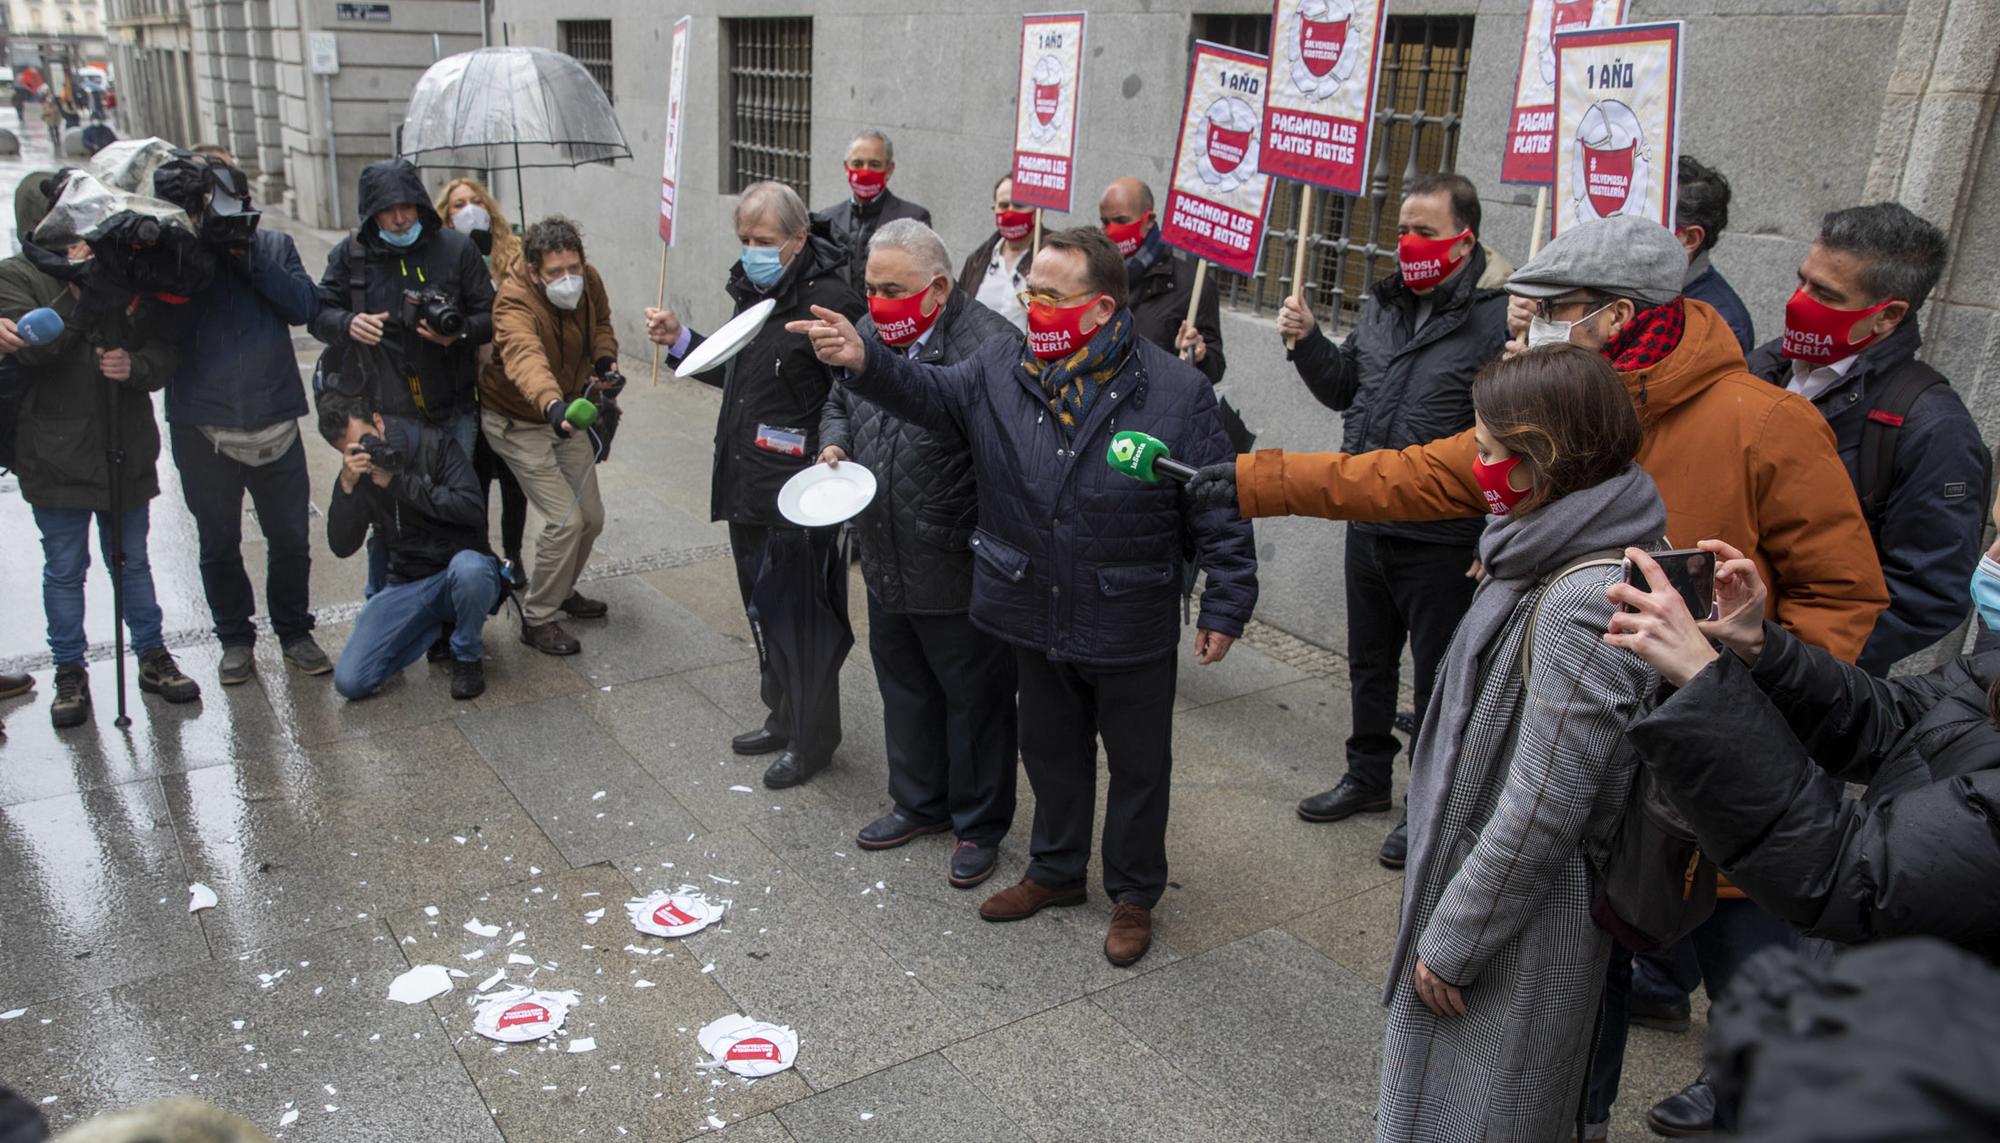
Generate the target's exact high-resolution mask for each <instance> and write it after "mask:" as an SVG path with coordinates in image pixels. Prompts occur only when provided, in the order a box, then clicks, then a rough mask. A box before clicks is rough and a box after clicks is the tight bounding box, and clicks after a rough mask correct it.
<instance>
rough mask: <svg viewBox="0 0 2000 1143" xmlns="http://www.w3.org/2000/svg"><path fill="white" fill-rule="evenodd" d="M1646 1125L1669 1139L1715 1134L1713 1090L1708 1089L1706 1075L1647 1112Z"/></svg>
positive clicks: (1702, 1075) (1700, 1076)
mask: <svg viewBox="0 0 2000 1143" xmlns="http://www.w3.org/2000/svg"><path fill="white" fill-rule="evenodd" d="M1646 1126H1648V1127H1650V1128H1652V1129H1653V1131H1654V1132H1655V1133H1656V1134H1659V1135H1664V1136H1666V1137H1667V1138H1669V1139H1692V1138H1694V1137H1696V1136H1699V1135H1713V1134H1715V1089H1714V1088H1712V1087H1710V1086H1708V1073H1707V1072H1705V1071H1704V1072H1702V1073H1701V1074H1700V1075H1699V1076H1696V1077H1695V1081H1694V1082H1693V1083H1691V1084H1689V1085H1687V1086H1686V1087H1684V1088H1682V1089H1680V1090H1679V1091H1677V1092H1675V1093H1674V1094H1672V1095H1670V1096H1668V1097H1667V1098H1665V1099H1663V1100H1661V1101H1660V1102H1658V1103H1656V1104H1654V1105H1653V1110H1651V1111H1649V1112H1647V1113H1646Z"/></svg>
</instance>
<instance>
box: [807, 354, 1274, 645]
mask: <svg viewBox="0 0 2000 1143" xmlns="http://www.w3.org/2000/svg"><path fill="white" fill-rule="evenodd" d="M841 384H843V385H846V386H847V387H848V388H850V389H852V390H853V392H854V393H855V394H857V395H859V396H862V397H866V398H868V399H869V400H871V401H875V402H877V403H879V404H881V405H882V406H884V407H885V408H888V409H891V410H893V411H894V412H896V413H897V414H899V415H900V416H903V417H905V418H907V419H909V420H911V421H914V422H916V423H917V424H919V425H921V426H923V427H925V428H927V429H932V430H936V431H945V430H955V431H957V432H959V433H960V434H962V435H963V436H964V438H965V441H966V448H967V449H968V451H969V452H970V454H971V457H972V475H973V479H974V481H975V482H976V483H977V485H978V488H979V527H978V528H977V529H975V530H974V532H973V534H972V541H971V543H972V555H973V573H972V608H971V617H972V622H973V624H974V625H975V626H977V627H979V628H980V629H981V630H983V631H986V632H988V633H989V634H992V635H994V636H996V637H998V638H1001V639H1005V640H1006V641H1008V642H1009V643H1013V644H1015V645H1017V646H1021V647H1027V648H1032V649H1034V650H1037V651H1040V652H1042V653H1043V654H1046V655H1047V656H1048V657H1049V658H1050V659H1053V660H1057V661H1067V662H1074V663H1079V664H1082V665H1085V666H1092V667H1104V668H1117V667H1129V666H1137V665H1139V664H1142V663H1148V662H1152V661H1154V660H1157V659H1159V658H1161V657H1162V656H1165V655H1170V654H1172V653H1173V651H1174V646H1175V644H1176V643H1177V642H1178V641H1179V639H1180V606H1179V604H1180V589H1181V580H1182V571H1183V567H1184V560H1185V556H1184V553H1186V552H1187V551H1189V550H1192V551H1193V552H1194V553H1195V559H1196V562H1197V563H1198V564H1199V566H1200V567H1201V569H1202V570H1203V571H1204V572H1206V573H1207V575H1208V583H1207V586H1206V589H1205V590H1204V591H1203V592H1202V597H1201V621H1200V622H1201V626H1202V627H1203V628H1205V629H1207V630H1211V631H1216V632H1220V633H1221V634H1224V635H1232V636H1234V635H1241V634H1242V633H1243V625H1244V624H1245V623H1247V622H1249V620H1250V613H1251V611H1252V610H1253V609H1254V608H1255V607H1256V604H1257V554H1256V546H1255V543H1254V540H1253V538H1252V536H1251V533H1250V522H1249V521H1248V520H1245V519H1243V517H1242V516H1240V515H1239V514H1238V513H1237V511H1236V509H1235V508H1234V507H1233V506H1232V507H1226V508H1213V509H1203V508H1197V507H1196V506H1195V504H1194V502H1193V501H1192V500H1190V499H1189V498H1188V496H1187V494H1186V490H1185V489H1184V488H1183V487H1182V486H1181V485H1179V484H1177V483H1175V482H1173V481H1172V480H1162V481H1160V482H1159V483H1157V484H1145V483H1141V482H1140V481H1138V480H1135V479H1133V478H1132V477H1129V476H1124V475H1121V474H1119V473H1117V472H1114V471H1112V469H1111V467H1110V465H1108V464H1107V463H1106V462H1105V450H1106V449H1107V448H1109V447H1110V442H1111V435H1112V434H1113V433H1115V432H1120V431H1123V430H1126V429H1134V430H1138V431H1140V432H1145V433H1150V434H1152V435H1153V436H1156V437H1158V438H1160V439H1161V440H1162V441H1165V442H1166V443H1167V444H1168V445H1169V446H1170V447H1171V448H1172V449H1173V454H1174V456H1175V458H1176V459H1179V460H1183V461H1185V462H1187V463H1188V464H1192V465H1194V466H1196V467H1200V466H1201V465H1205V464H1215V463H1218V462H1220V461H1223V460H1226V459H1228V458H1229V457H1231V456H1233V455H1234V450H1232V449H1231V448H1230V446H1229V438H1228V436H1227V435H1226V434H1225V433H1224V432H1223V429H1222V420H1221V418H1220V417H1219V416H1218V415H1217V412H1216V404H1215V390H1214V388H1213V387H1212V386H1211V385H1210V384H1209V383H1208V379H1207V378H1206V377H1203V376H1202V375H1201V374H1200V373H1199V372H1197V371H1196V370H1195V368H1194V367H1193V366H1191V365H1188V364H1186V363H1184V362H1182V361H1180V360H1179V359H1177V358H1175V357H1174V356H1173V355H1172V354H1169V353H1167V352H1166V351H1164V350H1162V349H1160V348H1158V347H1156V346H1154V345H1153V344H1152V343H1151V342H1149V341H1146V340H1144V339H1143V338H1140V339H1135V344H1134V345H1133V348H1132V352H1131V355H1130V356H1129V357H1127V358H1126V361H1125V365H1124V367H1123V368H1122V369H1121V370H1120V371H1119V373H1118V375H1117V376H1116V377H1114V378H1112V380H1111V381H1110V382H1109V383H1108V384H1107V386H1106V388H1105V391H1104V393H1102V394H1101V395H1100V396H1099V397H1098V398H1097V401H1096V403H1095V404H1093V405H1092V406H1091V409H1090V412H1089V414H1088V415H1087V416H1086V417H1085V418H1084V420H1083V423H1082V424H1081V425H1079V426H1077V430H1076V437H1075V442H1074V444H1073V445H1072V443H1071V442H1070V441H1066V440H1064V439H1063V435H1062V430H1061V429H1059V428H1058V427H1057V426H1056V423H1055V421H1054V420H1053V419H1052V418H1051V416H1050V414H1049V410H1048V404H1047V402H1046V399H1045V398H1044V397H1043V395H1042V391H1041V388H1040V386H1038V385H1037V384H1036V383H1035V382H1034V380H1033V379H1031V378H1030V377H1029V376H1028V374H1027V371H1026V370H1025V369H1023V368H1022V367H1021V350H1020V347H1019V345H1018V344H1017V343H1014V342H1012V341H1008V340H1002V339H998V338H996V339H994V340H991V341H988V342H987V343H986V344H985V345H982V346H981V347H980V348H979V352H978V353H976V354H974V355H973V356H972V357H971V358H970V359H968V360H966V361H964V362H961V363H959V364H957V365H951V366H936V365H918V364H916V363H914V362H911V361H909V360H907V359H906V358H904V357H903V356H902V355H901V354H898V353H896V352H894V351H893V350H890V349H888V348H886V347H885V346H883V345H882V344H881V343H880V342H869V343H868V363H867V366H866V368H865V370H864V371H863V373H862V374H861V375H859V376H844V377H842V378H841Z"/></svg>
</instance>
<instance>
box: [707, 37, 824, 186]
mask: <svg viewBox="0 0 2000 1143" xmlns="http://www.w3.org/2000/svg"><path fill="white" fill-rule="evenodd" d="M722 32H723V44H724V50H725V52H726V53H727V58H728V60H729V69H728V75H727V77H726V80H725V84H726V86H725V87H724V89H723V122H724V123H725V124H727V125H728V135H727V145H728V153H727V155H726V156H725V161H724V163H723V187H722V189H723V193H725V194H736V193H739V192H741V191H742V190H743V188H745V187H747V186H749V185H750V184H751V183H755V182H762V181H764V180H766V179H770V180H773V181H776V182H781V183H784V184H786V185H787V186H790V187H791V188H792V189H793V190H795V191H798V192H799V197H800V198H802V199H805V200H806V201H807V202H811V201H812V32H813V22H812V17H810V16H805V17H785V18H781V19H730V20H724V21H722Z"/></svg>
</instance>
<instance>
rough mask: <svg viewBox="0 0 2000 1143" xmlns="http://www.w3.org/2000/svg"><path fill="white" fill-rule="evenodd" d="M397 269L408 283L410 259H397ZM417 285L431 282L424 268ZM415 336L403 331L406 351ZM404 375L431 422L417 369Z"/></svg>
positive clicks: (406, 356)
mask: <svg viewBox="0 0 2000 1143" xmlns="http://www.w3.org/2000/svg"><path fill="white" fill-rule="evenodd" d="M396 267H397V268H398V269H399V270H401V271H402V272H403V279H404V280H405V281H408V280H409V277H410V262H409V259H407V258H398V259H396ZM417 284H418V285H429V284H430V283H429V282H427V281H425V280H424V268H423V267H422V266H419V267H417ZM415 336H416V330H415V329H414V328H406V329H404V330H403V338H404V341H403V345H404V346H405V348H406V350H407V347H408V346H409V345H410V344H411V342H410V341H409V339H410V338H412V337H415ZM403 360H404V361H405V362H407V361H409V360H410V355H409V353H408V352H405V353H404V354H403ZM404 374H405V376H404V377H403V384H404V385H405V386H407V387H408V388H409V390H410V400H411V401H412V402H414V403H415V404H416V406H417V412H418V413H419V414H420V415H421V416H423V418H424V419H425V420H429V419H430V414H431V411H430V407H429V406H428V405H426V404H425V403H424V383H423V382H422V381H421V380H420V379H418V377H417V371H416V370H415V369H412V368H406V369H405V370H404Z"/></svg>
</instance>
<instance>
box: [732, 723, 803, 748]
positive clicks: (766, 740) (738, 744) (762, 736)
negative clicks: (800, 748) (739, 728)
mask: <svg viewBox="0 0 2000 1143" xmlns="http://www.w3.org/2000/svg"><path fill="white" fill-rule="evenodd" d="M791 744H792V743H791V740H790V739H787V738H786V737H785V736H784V735H782V734H772V733H771V732H770V731H768V730H764V729H762V728H759V729H757V730H753V731H751V732H750V733H748V734H739V735H737V736H736V737H734V738H732V739H730V740H729V748H730V749H731V750H734V751H736V752H737V753H738V754H775V753H777V752H778V751H780V750H783V749H784V748H785V747H787V746H790V745H791Z"/></svg>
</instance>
